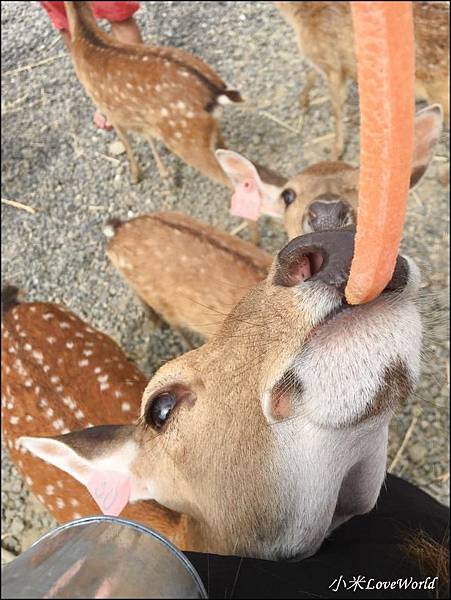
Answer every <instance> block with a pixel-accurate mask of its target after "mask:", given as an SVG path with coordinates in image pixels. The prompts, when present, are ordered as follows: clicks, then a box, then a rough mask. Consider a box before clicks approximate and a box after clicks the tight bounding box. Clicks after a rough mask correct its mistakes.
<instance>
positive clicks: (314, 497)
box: [3, 229, 421, 559]
mask: <svg viewBox="0 0 451 600" xmlns="http://www.w3.org/2000/svg"><path fill="white" fill-rule="evenodd" d="M353 246H354V233H353V232H352V231H351V230H349V229H343V230H340V231H337V232H331V231H326V232H314V233H311V234H307V235H305V236H301V237H298V238H295V239H294V240H292V241H291V242H290V243H289V244H288V245H287V246H286V247H285V248H284V249H283V250H282V251H281V252H280V253H279V255H278V257H277V258H276V259H275V261H274V262H273V265H272V266H271V268H270V271H269V274H268V276H267V277H266V279H265V280H264V281H262V282H261V283H259V284H257V285H256V286H255V287H254V288H253V289H251V290H250V291H249V292H248V293H247V294H246V295H245V296H244V297H243V298H242V299H241V301H240V302H239V303H238V304H237V306H236V307H235V308H234V309H233V310H232V311H231V313H230V314H229V315H228V316H227V318H226V319H225V321H224V323H223V326H222V327H221V329H220V330H219V331H218V333H217V334H216V335H215V336H213V337H212V338H211V339H210V340H209V341H208V342H207V343H206V344H205V345H204V346H201V347H200V348H198V349H196V350H193V351H191V352H188V353H187V354H185V355H183V356H180V357H179V358H177V359H175V360H173V361H171V362H169V363H167V364H165V365H164V366H163V367H162V368H161V369H160V370H159V371H158V372H157V373H156V374H155V375H154V377H153V378H152V380H151V381H150V382H149V383H148V385H147V387H146V389H145V391H144V393H143V397H142V403H141V410H140V417H139V419H138V421H137V423H135V424H133V423H130V424H127V425H121V424H120V422H119V423H111V422H109V423H108V424H109V427H106V428H105V427H98V428H96V427H94V428H88V429H84V430H80V431H74V432H72V433H70V434H66V435H57V436H56V437H42V433H43V431H42V429H43V426H42V425H43V424H42V423H36V428H35V432H34V434H33V435H34V436H36V435H38V436H41V437H30V433H31V432H30V429H28V430H27V431H28V435H27V436H25V437H21V438H20V439H17V438H16V440H17V444H18V446H19V447H22V448H25V449H26V450H27V451H29V452H31V453H32V454H34V455H36V456H39V457H40V458H41V459H43V460H44V461H46V462H42V463H41V467H40V471H38V470H35V471H34V473H35V476H36V473H37V472H40V473H41V474H43V473H45V472H47V473H49V474H51V477H52V481H53V478H54V477H55V475H54V471H49V470H48V467H47V463H51V464H53V465H54V466H57V467H59V468H60V469H62V470H63V471H67V472H70V473H71V475H72V476H73V477H74V478H75V479H77V480H78V481H79V482H80V483H81V484H84V485H88V482H89V480H90V479H91V478H92V476H93V475H94V474H95V473H98V472H99V469H100V470H101V469H106V470H109V471H114V472H116V473H118V476H120V478H124V477H128V478H129V480H130V494H129V501H130V502H131V505H132V506H133V505H134V503H140V502H141V501H144V500H145V501H147V500H150V499H152V500H155V501H157V502H158V503H159V504H160V505H162V506H164V507H166V508H167V509H169V510H172V511H176V512H177V513H180V514H183V515H185V529H184V535H185V541H182V542H180V545H181V547H182V548H185V547H190V548H192V549H193V548H194V549H196V550H200V551H210V552H214V553H220V554H239V555H242V556H257V557H262V558H268V559H285V558H294V557H296V558H298V559H299V558H303V557H306V556H310V555H312V554H313V553H314V552H316V550H317V549H318V548H319V547H320V545H321V543H322V541H323V540H324V538H325V537H326V536H327V535H329V533H330V532H331V531H333V530H334V529H335V528H336V527H338V526H339V525H340V524H341V523H343V522H344V521H346V520H348V519H349V518H351V517H352V516H353V515H357V514H362V513H365V512H367V511H369V510H370V509H371V508H372V507H373V506H374V504H375V502H376V499H377V496H378V494H379V490H380V487H381V485H382V482H383V480H384V474H385V468H386V449H387V432H388V424H389V421H390V418H391V416H392V414H393V411H394V410H396V407H397V406H398V405H399V403H400V402H404V401H405V399H406V396H407V395H408V393H409V391H410V390H412V389H413V387H414V386H415V383H416V381H417V378H418V363H419V353H420V344H421V322H420V318H419V314H418V311H417V308H416V302H415V299H416V295H417V290H418V287H419V276H418V271H417V269H416V267H415V265H414V264H413V263H412V261H409V260H407V259H404V258H401V257H400V258H399V259H398V262H397V265H396V269H395V273H394V276H393V278H392V281H391V282H390V283H389V285H388V286H387V288H386V290H385V291H384V292H383V294H382V295H381V296H380V297H379V298H378V299H376V300H375V301H373V302H372V303H370V304H367V305H363V306H358V307H348V306H347V305H346V304H345V303H344V296H343V292H344V287H345V285H346V279H347V274H348V273H349V269H350V263H351V260H352V255H353ZM14 310H15V309H14V308H13V309H10V311H9V312H8V313H7V316H8V315H10V316H9V318H8V320H7V321H6V320H5V321H4V329H3V338H5V333H6V332H8V336H6V339H7V340H8V345H12V347H13V348H14V349H15V352H16V354H17V355H18V356H23V355H24V353H25V352H26V350H25V349H24V344H25V343H27V342H26V338H23V339H22V338H20V337H18V332H17V329H16V327H15V324H16V320H15V318H14V315H15V314H17V313H14ZM23 310H24V311H25V313H26V311H27V308H26V305H24V309H23ZM19 319H20V317H19ZM34 321H36V322H39V323H43V325H44V327H46V328H47V326H48V325H47V322H46V321H43V320H42V319H40V320H38V319H36V317H34ZM19 322H20V321H19ZM57 327H58V326H57ZM47 332H48V330H47V329H46V330H45V333H46V334H47ZM34 346H35V347H36V348H37V347H39V346H38V343H37V340H34ZM13 354H14V353H13ZM13 354H11V353H10V352H8V351H7V352H4V353H3V361H6V362H4V365H8V366H9V368H10V369H12V364H11V363H12V360H13V359H14V357H15V356H13ZM49 366H50V367H51V368H52V366H53V365H52V364H51V365H49ZM40 369H41V370H40V371H39V375H40V377H41V379H42V378H44V379H45V377H50V376H51V375H50V371H49V372H48V373H47V374H45V373H43V370H42V367H40ZM73 369H74V371H73V373H74V375H75V373H76V371H77V370H80V367H79V365H77V364H74V365H73ZM11 377H14V378H17V376H16V375H12V370H11V371H10V373H9V382H8V378H6V383H9V385H10V386H11ZM19 381H20V386H19V385H18V386H17V387H16V388H15V390H16V391H15V394H16V396H17V397H16V402H18V403H20V405H21V407H22V408H21V410H22V411H23V412H24V414H31V415H33V416H34V415H35V414H36V412H37V410H38V409H37V407H36V401H35V399H34V397H33V396H31V395H26V394H23V391H24V390H25V389H26V388H24V387H23V377H22V376H20V377H19ZM96 397H97V396H96ZM84 400H85V402H86V403H88V402H95V401H96V399H95V398H94V399H93V398H87V397H85V398H84ZM80 402H81V399H80ZM62 406H64V405H62ZM80 408H82V407H80ZM82 409H83V408H82ZM98 412H99V413H101V411H98ZM108 415H111V413H108ZM99 418H104V419H105V421H106V420H107V418H108V417H107V414H104V415H101V414H99ZM32 423H33V421H32ZM105 425H106V423H105ZM48 430H50V431H51V427H48ZM22 433H25V432H22ZM56 433H59V434H61V431H59V432H56ZM8 434H9V436H10V435H12V434H11V429H10V430H9V432H8ZM5 437H6V438H7V439H8V436H5ZM93 449H95V452H93ZM20 456H21V457H22V455H20ZM23 456H24V455H23ZM22 460H23V457H22ZM25 474H26V475H30V476H31V473H25Z"/></svg>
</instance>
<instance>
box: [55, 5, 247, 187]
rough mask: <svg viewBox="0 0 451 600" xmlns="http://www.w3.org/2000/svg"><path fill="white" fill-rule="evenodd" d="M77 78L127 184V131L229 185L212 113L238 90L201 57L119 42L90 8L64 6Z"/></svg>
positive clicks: (135, 171)
mask: <svg viewBox="0 0 451 600" xmlns="http://www.w3.org/2000/svg"><path fill="white" fill-rule="evenodd" d="M65 6H66V11H67V16H68V20H69V28H70V35H71V39H72V59H73V63H74V67H75V71H76V73H77V76H78V79H79V80H80V82H81V84H82V85H83V86H84V88H85V90H86V92H87V93H88V94H89V96H90V97H91V98H92V100H93V102H94V104H95V105H96V106H97V108H98V109H99V110H100V111H101V112H102V113H103V114H105V116H106V117H107V119H108V121H109V122H110V123H111V124H112V125H113V127H114V129H115V130H116V133H117V135H118V137H119V138H120V140H121V141H122V142H123V144H124V146H125V148H126V151H127V156H128V160H129V164H130V171H131V175H132V178H133V181H135V182H137V181H139V178H140V169H139V166H138V164H137V162H136V160H135V158H134V156H133V151H132V148H131V146H130V143H129V140H128V137H127V132H132V133H136V134H139V135H141V136H143V137H145V138H146V139H147V141H148V142H149V144H150V147H151V149H152V152H153V155H154V158H155V161H156V164H157V166H158V169H159V172H160V175H161V176H166V169H165V167H164V166H163V164H162V162H161V160H160V158H159V157H158V154H157V151H156V148H155V145H154V141H153V140H154V139H157V140H160V141H161V142H163V143H164V144H165V145H166V146H167V147H168V148H169V149H170V150H171V151H172V152H173V153H174V154H176V155H177V156H179V157H180V158H181V159H182V160H184V161H185V162H186V163H188V164H189V165H191V166H192V167H194V168H195V169H197V170H199V171H200V172H201V173H203V174H204V175H206V176H207V177H209V178H210V179H213V180H214V181H217V182H219V183H222V184H223V185H226V186H228V185H229V181H228V178H227V177H226V176H225V174H224V172H223V171H222V169H221V167H220V165H219V163H218V161H217V160H216V157H215V154H214V150H215V149H216V148H217V147H224V144H223V141H222V138H221V133H220V130H219V125H218V122H217V119H216V117H215V115H217V114H218V113H220V109H221V107H222V106H223V105H225V104H227V103H234V102H241V101H242V99H241V96H240V94H239V92H237V91H235V90H230V89H228V88H227V86H226V84H225V83H224V81H223V80H222V79H221V78H220V77H219V75H218V74H217V73H215V71H214V70H213V69H212V68H211V67H209V66H208V65H207V64H206V63H205V62H204V61H202V60H201V59H199V58H197V57H195V56H193V55H191V54H189V53H187V52H184V51H183V50H180V49H178V48H171V47H150V46H146V45H144V44H124V43H122V42H120V41H118V40H117V39H115V38H114V37H113V36H111V35H109V34H107V33H105V32H104V31H102V29H100V27H99V26H98V25H97V24H96V22H95V19H94V17H93V15H92V13H91V9H90V7H89V3H88V2H65Z"/></svg>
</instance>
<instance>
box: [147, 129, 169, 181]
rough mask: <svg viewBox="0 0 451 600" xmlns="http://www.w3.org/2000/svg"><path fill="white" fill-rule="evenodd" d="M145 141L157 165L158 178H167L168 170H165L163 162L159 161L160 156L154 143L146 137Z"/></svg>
mask: <svg viewBox="0 0 451 600" xmlns="http://www.w3.org/2000/svg"><path fill="white" fill-rule="evenodd" d="M147 141H148V142H149V146H150V149H151V150H152V154H153V158H154V160H155V163H156V165H157V169H158V172H159V174H160V177H161V178H162V179H166V178H167V177H169V173H168V170H167V169H166V167H165V165H164V163H163V161H162V160H161V158H160V155H159V154H158V150H157V147H156V145H155V142H154V140H153V138H152V137H150V136H148V138H147Z"/></svg>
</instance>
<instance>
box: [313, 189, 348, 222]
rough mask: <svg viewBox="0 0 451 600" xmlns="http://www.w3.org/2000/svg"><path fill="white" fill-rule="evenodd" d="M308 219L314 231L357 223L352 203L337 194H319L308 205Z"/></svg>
mask: <svg viewBox="0 0 451 600" xmlns="http://www.w3.org/2000/svg"><path fill="white" fill-rule="evenodd" d="M307 219H308V223H309V225H310V227H311V229H312V230H313V231H324V230H327V229H339V228H340V227H345V226H347V225H353V224H355V217H354V211H353V210H352V208H351V206H350V204H349V203H348V202H346V200H343V198H341V197H340V196H337V195H336V194H322V195H321V196H317V197H316V198H315V200H314V201H313V202H312V203H311V204H310V206H309V207H308V213H307Z"/></svg>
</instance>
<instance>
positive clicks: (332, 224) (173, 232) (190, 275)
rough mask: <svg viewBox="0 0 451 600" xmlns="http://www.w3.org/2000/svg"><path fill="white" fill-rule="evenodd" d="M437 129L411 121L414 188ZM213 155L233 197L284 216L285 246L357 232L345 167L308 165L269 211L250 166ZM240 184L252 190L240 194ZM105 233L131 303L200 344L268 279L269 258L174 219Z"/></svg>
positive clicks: (423, 119)
mask: <svg viewBox="0 0 451 600" xmlns="http://www.w3.org/2000/svg"><path fill="white" fill-rule="evenodd" d="M441 124H442V116H441V111H440V109H439V108H438V107H437V106H431V107H428V108H426V109H424V110H422V111H420V112H419V113H418V114H417V116H416V120H415V136H416V150H415V156H414V161H413V168H412V176H411V185H412V186H414V185H415V184H417V183H418V182H419V181H420V179H421V177H422V176H423V174H424V173H425V172H426V169H427V167H428V165H429V163H430V161H431V159H432V157H433V153H434V149H435V145H436V142H437V140H438V139H439V137H440V132H441ZM218 155H219V160H220V161H221V162H222V164H223V167H224V170H225V171H226V173H228V175H229V176H230V178H231V180H232V181H233V182H234V185H235V186H236V189H237V192H236V194H238V195H241V196H242V201H243V202H244V203H245V202H246V201H247V199H248V196H249V195H251V196H255V195H260V197H261V198H260V199H261V205H262V206H263V210H262V212H265V211H266V213H267V214H270V211H271V210H272V211H273V214H277V215H279V217H280V216H283V218H284V224H285V228H286V230H287V233H288V237H289V239H292V238H294V237H295V236H297V235H299V234H300V233H307V232H311V231H321V230H325V229H338V228H340V227H345V226H347V225H353V224H355V218H356V208H357V201H358V175H359V171H358V169H356V168H354V167H351V166H350V165H348V164H346V163H343V162H322V163H318V164H316V165H311V166H310V167H308V168H307V169H305V170H304V171H303V172H302V173H300V174H298V175H296V176H295V177H293V178H291V179H290V180H289V181H288V182H287V183H286V184H285V186H282V188H281V189H280V190H279V194H278V198H277V200H276V201H275V202H272V203H271V201H270V200H269V199H267V198H269V194H268V195H267V198H266V197H265V194H266V193H267V191H268V190H267V187H266V186H265V184H263V182H262V181H261V179H260V178H259V175H258V173H257V170H256V169H255V167H254V165H253V164H252V163H251V162H250V161H249V160H247V159H246V158H244V157H243V156H240V155H239V154H236V153H234V152H229V151H220V152H218ZM246 182H248V183H249V182H250V183H251V184H252V185H251V186H249V187H248V188H246V187H245V185H244V184H245V183H246ZM250 190H251V191H250ZM271 193H272V192H271ZM242 216H244V215H242ZM105 233H106V234H107V235H108V236H109V237H110V238H111V240H110V242H109V245H108V249H107V254H108V256H109V258H110V260H111V261H112V263H113V264H114V266H115V267H116V268H117V269H118V271H119V272H120V273H121V275H122V276H123V277H124V279H125V281H126V282H127V283H128V284H129V285H130V286H131V287H132V288H133V289H134V290H135V292H136V293H137V295H138V296H139V297H140V298H141V299H142V300H143V301H144V302H145V303H146V304H147V305H148V306H150V307H151V308H152V309H153V311H155V312H156V313H157V314H158V315H160V316H161V317H163V319H164V320H165V321H167V322H168V323H169V324H171V325H172V326H173V327H176V328H187V329H190V330H192V331H195V332H197V333H200V334H202V335H203V336H204V337H205V338H208V337H210V336H211V335H213V334H215V333H217V332H218V331H219V329H220V328H221V325H222V322H223V321H224V319H225V317H226V316H227V315H228V314H229V312H230V311H231V309H232V308H233V307H234V306H235V305H236V304H237V303H238V301H239V300H241V298H242V297H243V296H244V295H245V294H246V293H247V291H248V290H249V289H250V287H252V286H253V285H255V284H256V283H258V282H259V281H261V280H262V279H264V277H266V275H267V273H268V270H269V267H270V265H271V263H272V258H271V256H270V255H269V254H268V253H266V252H264V251H263V250H261V249H258V248H256V247H255V246H253V245H252V244H249V243H248V242H244V241H242V240H239V239H237V238H236V237H234V236H232V235H230V234H228V233H224V232H222V231H219V230H218V229H215V228H213V227H209V226H207V225H204V224H203V223H200V222H199V221H196V220H195V219H192V218H191V217H188V216H185V215H180V214H177V213H154V214H150V215H143V216H141V217H137V218H135V219H132V220H131V221H128V222H127V223H121V222H120V221H118V220H116V221H113V222H111V224H110V225H108V226H107V227H106V228H105Z"/></svg>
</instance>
